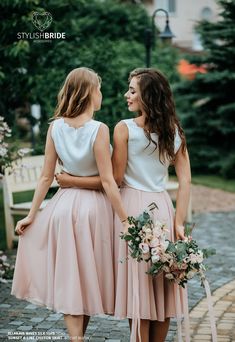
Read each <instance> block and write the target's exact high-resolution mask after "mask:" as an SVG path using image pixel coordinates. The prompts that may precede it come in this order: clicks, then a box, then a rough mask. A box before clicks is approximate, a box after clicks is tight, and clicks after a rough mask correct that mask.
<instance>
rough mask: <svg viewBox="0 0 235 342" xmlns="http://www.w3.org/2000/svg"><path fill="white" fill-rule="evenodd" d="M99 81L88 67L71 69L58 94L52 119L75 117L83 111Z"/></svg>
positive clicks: (87, 105)
mask: <svg viewBox="0 0 235 342" xmlns="http://www.w3.org/2000/svg"><path fill="white" fill-rule="evenodd" d="M100 83H101V78H100V77H99V76H98V75H97V74H96V73H95V71H94V70H92V69H89V68H85V67H82V68H76V69H73V70H72V71H71V72H70V73H69V74H68V76H67V77H66V80H65V82H64V84H63V86H62V88H61V90H60V92H59V94H58V102H57V106H56V109H55V114H54V117H53V118H54V119H57V118H59V117H68V118H75V117H77V116H78V115H80V114H82V113H84V112H85V111H86V110H87V108H88V107H89V106H90V104H91V96H92V92H93V90H94V89H95V88H96V87H98V85H99V84H100Z"/></svg>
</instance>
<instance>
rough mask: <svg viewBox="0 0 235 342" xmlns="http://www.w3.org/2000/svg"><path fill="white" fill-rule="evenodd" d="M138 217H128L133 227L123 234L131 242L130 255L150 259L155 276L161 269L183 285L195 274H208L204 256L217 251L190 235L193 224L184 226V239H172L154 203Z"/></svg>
mask: <svg viewBox="0 0 235 342" xmlns="http://www.w3.org/2000/svg"><path fill="white" fill-rule="evenodd" d="M149 207H150V210H149V211H144V212H143V213H142V214H141V215H139V216H138V217H137V218H134V217H129V218H128V221H129V223H130V225H131V227H130V228H129V229H128V233H125V234H123V233H122V234H121V238H122V239H124V240H126V241H127V242H128V246H129V251H130V255H131V257H132V258H134V259H137V261H138V262H140V261H141V260H145V261H146V262H148V261H151V266H150V268H149V270H148V272H147V273H148V274H150V275H152V276H156V275H157V274H159V273H160V272H164V273H165V277H166V278H167V279H169V280H171V281H175V282H176V283H177V284H179V285H180V286H182V287H184V285H185V284H186V283H187V282H188V280H189V279H191V278H193V277H194V276H195V275H199V276H200V277H201V279H203V278H205V270H206V266H205V264H204V263H203V261H204V259H205V258H207V257H208V256H209V255H212V254H214V253H215V251H214V250H212V249H210V250H209V249H200V248H199V247H198V244H197V241H196V240H193V238H192V236H191V232H192V228H193V227H191V226H189V225H186V227H185V236H186V239H185V240H178V241H176V242H172V241H170V240H169V239H167V227H166V224H165V223H164V222H161V221H159V220H154V218H153V215H152V214H151V211H152V210H154V209H156V208H157V205H156V204H155V203H151V204H150V205H149Z"/></svg>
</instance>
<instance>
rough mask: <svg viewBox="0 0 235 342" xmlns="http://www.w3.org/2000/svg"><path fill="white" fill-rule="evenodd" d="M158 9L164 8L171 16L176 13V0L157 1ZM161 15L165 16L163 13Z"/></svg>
mask: <svg viewBox="0 0 235 342" xmlns="http://www.w3.org/2000/svg"><path fill="white" fill-rule="evenodd" d="M155 7H156V8H162V9H164V10H166V11H167V12H168V13H169V14H175V13H176V0H156V1H155ZM160 15H164V14H163V13H159V16H160Z"/></svg>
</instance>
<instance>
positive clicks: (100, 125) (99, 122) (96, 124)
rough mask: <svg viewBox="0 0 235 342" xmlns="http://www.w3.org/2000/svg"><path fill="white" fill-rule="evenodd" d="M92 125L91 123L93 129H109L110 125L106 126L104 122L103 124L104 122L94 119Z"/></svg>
mask: <svg viewBox="0 0 235 342" xmlns="http://www.w3.org/2000/svg"><path fill="white" fill-rule="evenodd" d="M90 123H91V125H92V126H93V127H103V128H105V129H109V127H108V125H106V124H105V123H104V122H102V121H98V120H94V119H92V120H91V122H90Z"/></svg>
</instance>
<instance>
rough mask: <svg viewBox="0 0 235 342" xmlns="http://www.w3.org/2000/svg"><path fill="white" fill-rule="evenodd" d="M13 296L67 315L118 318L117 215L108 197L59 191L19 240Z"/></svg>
mask: <svg viewBox="0 0 235 342" xmlns="http://www.w3.org/2000/svg"><path fill="white" fill-rule="evenodd" d="M11 294H12V295H14V296H16V297H17V298H20V299H24V300H27V301H29V302H31V303H34V304H38V305H44V306H46V307H47V308H49V309H52V310H54V311H56V312H60V313H64V314H72V315H83V314H85V315H89V316H91V315H95V314H104V313H108V314H112V313H113V312H114V275H113V212H112V208H111V205H110V203H109V201H108V200H107V197H106V196H105V194H103V193H102V192H100V191H93V190H83V189H75V188H70V189H60V190H58V192H57V193H56V194H55V195H54V197H53V198H52V199H51V200H50V202H49V203H48V205H47V206H46V208H45V209H44V210H42V212H40V213H38V214H37V216H36V219H35V220H34V222H33V223H32V224H31V225H30V226H29V227H28V228H27V229H26V231H25V233H24V235H22V236H20V238H19V245H18V251H17V258H16V265H15V272H14V279H13V285H12V292H11Z"/></svg>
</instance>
